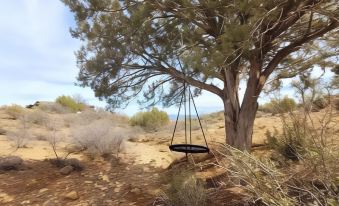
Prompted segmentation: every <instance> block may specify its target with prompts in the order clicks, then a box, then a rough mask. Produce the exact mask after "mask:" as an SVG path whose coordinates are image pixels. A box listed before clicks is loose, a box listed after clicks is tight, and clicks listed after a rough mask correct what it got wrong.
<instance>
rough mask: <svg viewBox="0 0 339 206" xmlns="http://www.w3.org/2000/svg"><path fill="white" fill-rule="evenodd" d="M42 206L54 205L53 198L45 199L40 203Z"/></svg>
mask: <svg viewBox="0 0 339 206" xmlns="http://www.w3.org/2000/svg"><path fill="white" fill-rule="evenodd" d="M42 206H55V203H54V201H53V200H47V201H46V202H44V203H43V204H42Z"/></svg>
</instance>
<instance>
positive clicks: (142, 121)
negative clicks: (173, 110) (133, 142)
mask: <svg viewBox="0 0 339 206" xmlns="http://www.w3.org/2000/svg"><path fill="white" fill-rule="evenodd" d="M129 122H130V124H131V125H132V126H141V127H143V128H145V129H147V130H157V129H158V128H159V127H161V126H163V125H166V124H168V123H169V117H168V115H167V113H166V112H164V111H160V110H158V109H157V108H153V109H152V110H150V111H147V112H138V113H137V114H135V115H134V116H133V117H132V118H131V119H130V121H129Z"/></svg>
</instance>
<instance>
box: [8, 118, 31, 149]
mask: <svg viewBox="0 0 339 206" xmlns="http://www.w3.org/2000/svg"><path fill="white" fill-rule="evenodd" d="M8 138H9V139H10V140H12V141H13V142H14V147H15V148H16V149H19V148H24V147H26V146H27V143H28V141H29V140H30V138H31V135H30V133H29V128H28V122H27V118H26V117H25V116H23V117H20V125H19V127H18V128H17V129H16V130H15V131H12V132H9V133H8Z"/></svg>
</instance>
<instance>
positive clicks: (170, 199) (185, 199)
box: [159, 172, 208, 206]
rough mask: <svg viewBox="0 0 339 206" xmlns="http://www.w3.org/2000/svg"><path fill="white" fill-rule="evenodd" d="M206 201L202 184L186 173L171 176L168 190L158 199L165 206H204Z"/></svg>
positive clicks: (205, 193) (205, 192)
mask: <svg viewBox="0 0 339 206" xmlns="http://www.w3.org/2000/svg"><path fill="white" fill-rule="evenodd" d="M207 199H208V198H207V191H206V189H205V188H204V182H203V181H202V180H199V179H197V178H196V177H195V176H194V175H192V174H189V173H187V172H181V173H180V174H179V173H176V174H174V175H172V176H171V178H170V182H169V186H168V188H167V189H166V190H165V191H163V192H162V194H161V195H160V197H159V201H160V202H161V203H162V204H164V205H166V206H176V205H182V206H205V205H208V204H207Z"/></svg>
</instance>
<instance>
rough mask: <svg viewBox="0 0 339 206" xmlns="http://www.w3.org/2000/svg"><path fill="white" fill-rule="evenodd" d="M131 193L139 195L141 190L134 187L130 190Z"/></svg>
mask: <svg viewBox="0 0 339 206" xmlns="http://www.w3.org/2000/svg"><path fill="white" fill-rule="evenodd" d="M131 192H132V193H134V194H136V195H139V194H140V193H141V190H140V189H139V188H134V189H132V190H131Z"/></svg>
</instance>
